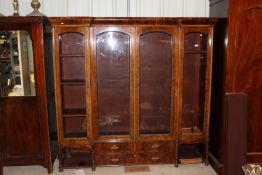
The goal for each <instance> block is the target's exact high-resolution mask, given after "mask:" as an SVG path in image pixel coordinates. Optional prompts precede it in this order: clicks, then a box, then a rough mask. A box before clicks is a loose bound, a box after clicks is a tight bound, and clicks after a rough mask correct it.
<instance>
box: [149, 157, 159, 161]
mask: <svg viewBox="0 0 262 175" xmlns="http://www.w3.org/2000/svg"><path fill="white" fill-rule="evenodd" d="M159 159H160V158H159V157H156V156H155V157H152V158H151V160H153V161H159Z"/></svg>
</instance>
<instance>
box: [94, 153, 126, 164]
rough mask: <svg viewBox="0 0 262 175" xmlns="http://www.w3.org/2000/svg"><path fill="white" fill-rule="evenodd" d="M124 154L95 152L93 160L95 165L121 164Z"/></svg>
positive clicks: (123, 161)
mask: <svg viewBox="0 0 262 175" xmlns="http://www.w3.org/2000/svg"><path fill="white" fill-rule="evenodd" d="M124 158H125V156H124V155H122V154H112V155H106V154H95V162H96V164H97V165H122V164H124V163H125V160H124Z"/></svg>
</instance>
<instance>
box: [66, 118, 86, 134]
mask: <svg viewBox="0 0 262 175" xmlns="http://www.w3.org/2000/svg"><path fill="white" fill-rule="evenodd" d="M63 120H64V123H63V124H64V136H65V137H67V138H68V137H86V117H85V116H64V117H63Z"/></svg>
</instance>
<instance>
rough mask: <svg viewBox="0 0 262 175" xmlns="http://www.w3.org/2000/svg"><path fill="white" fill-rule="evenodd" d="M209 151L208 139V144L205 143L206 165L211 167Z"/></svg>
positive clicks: (207, 142)
mask: <svg viewBox="0 0 262 175" xmlns="http://www.w3.org/2000/svg"><path fill="white" fill-rule="evenodd" d="M208 149H209V141H208V139H207V140H206V143H205V154H206V155H205V165H206V166H208V165H209V162H208Z"/></svg>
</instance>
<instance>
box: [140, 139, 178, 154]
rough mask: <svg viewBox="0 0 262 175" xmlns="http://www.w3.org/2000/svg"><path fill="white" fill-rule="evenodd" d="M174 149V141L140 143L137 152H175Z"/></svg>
mask: <svg viewBox="0 0 262 175" xmlns="http://www.w3.org/2000/svg"><path fill="white" fill-rule="evenodd" d="M174 148H175V147H174V142H173V141H155V142H138V143H137V144H136V151H137V152H141V151H142V152H164V151H169V152H173V151H174Z"/></svg>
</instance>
